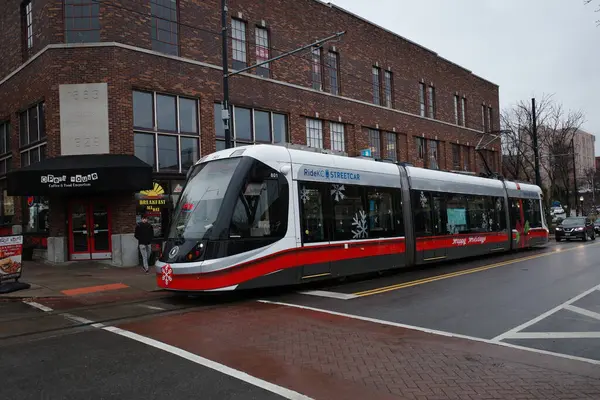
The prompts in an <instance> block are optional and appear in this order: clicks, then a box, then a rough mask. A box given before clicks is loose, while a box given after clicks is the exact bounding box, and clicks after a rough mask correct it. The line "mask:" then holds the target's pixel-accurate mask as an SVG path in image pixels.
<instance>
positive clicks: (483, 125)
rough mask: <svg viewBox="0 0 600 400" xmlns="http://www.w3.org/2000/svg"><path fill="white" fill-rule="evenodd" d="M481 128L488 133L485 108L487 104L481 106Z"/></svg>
mask: <svg viewBox="0 0 600 400" xmlns="http://www.w3.org/2000/svg"><path fill="white" fill-rule="evenodd" d="M481 127H482V130H483V131H484V132H487V131H488V124H487V107H486V106H485V104H482V105H481Z"/></svg>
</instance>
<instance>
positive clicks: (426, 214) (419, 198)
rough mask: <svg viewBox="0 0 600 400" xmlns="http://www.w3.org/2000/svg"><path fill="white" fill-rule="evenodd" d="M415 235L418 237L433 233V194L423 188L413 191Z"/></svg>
mask: <svg viewBox="0 0 600 400" xmlns="http://www.w3.org/2000/svg"><path fill="white" fill-rule="evenodd" d="M412 205H413V210H414V211H413V212H414V223H415V235H416V236H417V237H421V236H430V235H432V234H433V224H432V221H431V195H430V194H429V193H428V192H425V191H423V190H419V191H412Z"/></svg>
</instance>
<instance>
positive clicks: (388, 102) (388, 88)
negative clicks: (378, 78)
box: [383, 71, 394, 108]
mask: <svg viewBox="0 0 600 400" xmlns="http://www.w3.org/2000/svg"><path fill="white" fill-rule="evenodd" d="M393 90H394V84H393V75H392V72H391V71H384V73H383V94H384V101H385V103H384V105H385V106H386V107H389V108H393V107H394V96H393Z"/></svg>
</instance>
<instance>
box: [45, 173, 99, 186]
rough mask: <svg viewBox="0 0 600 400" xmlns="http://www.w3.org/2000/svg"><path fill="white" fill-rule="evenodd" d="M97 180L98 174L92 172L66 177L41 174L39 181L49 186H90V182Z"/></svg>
mask: <svg viewBox="0 0 600 400" xmlns="http://www.w3.org/2000/svg"><path fill="white" fill-rule="evenodd" d="M96 180H98V174H97V173H92V174H87V175H80V174H77V175H72V176H70V177H68V178H67V175H59V176H56V175H43V176H42V177H41V182H42V183H44V184H48V186H49V187H52V188H53V187H82V186H91V182H93V181H96Z"/></svg>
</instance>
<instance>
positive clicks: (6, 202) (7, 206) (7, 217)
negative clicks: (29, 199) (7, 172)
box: [0, 179, 15, 226]
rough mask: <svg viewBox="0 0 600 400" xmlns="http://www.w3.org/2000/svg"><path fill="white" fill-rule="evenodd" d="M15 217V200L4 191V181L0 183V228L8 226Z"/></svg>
mask: <svg viewBox="0 0 600 400" xmlns="http://www.w3.org/2000/svg"><path fill="white" fill-rule="evenodd" d="M14 215H15V198H14V197H13V196H9V195H8V193H7V191H6V180H5V179H3V180H2V181H0V226H2V225H10V224H11V223H12V219H13V216H14Z"/></svg>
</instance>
